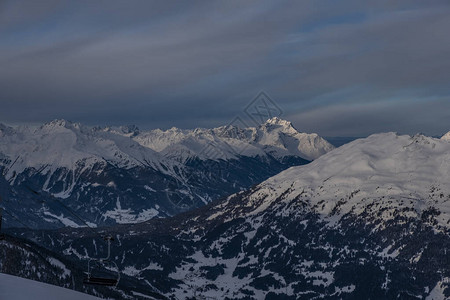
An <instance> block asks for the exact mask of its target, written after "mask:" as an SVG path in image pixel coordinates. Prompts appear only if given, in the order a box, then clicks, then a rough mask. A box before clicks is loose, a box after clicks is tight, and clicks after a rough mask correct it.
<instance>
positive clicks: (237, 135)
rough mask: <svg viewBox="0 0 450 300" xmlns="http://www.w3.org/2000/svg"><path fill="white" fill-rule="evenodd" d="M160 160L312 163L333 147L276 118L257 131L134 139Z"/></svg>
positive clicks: (172, 132) (176, 132) (152, 134)
mask: <svg viewBox="0 0 450 300" xmlns="http://www.w3.org/2000/svg"><path fill="white" fill-rule="evenodd" d="M134 139H135V140H136V141H137V142H139V143H140V144H141V145H143V146H146V147H149V148H151V149H153V150H155V151H157V152H158V153H161V154H163V155H164V156H169V157H178V158H181V159H182V160H186V159H188V158H190V157H192V156H198V157H200V158H201V159H215V160H218V159H229V158H234V157H236V155H243V156H256V155H265V154H266V153H270V154H272V155H274V156H275V157H277V158H282V157H285V156H293V155H295V156H300V157H302V158H304V159H308V160H314V159H316V158H318V157H319V156H321V155H323V154H325V153H326V152H329V151H331V150H332V149H333V148H334V147H333V146H332V145H331V144H330V143H328V142H327V141H326V140H324V139H323V138H321V137H319V136H318V135H317V134H314V133H313V134H307V133H301V132H299V131H297V129H295V128H294V127H293V126H292V124H291V122H288V121H285V120H281V119H279V118H277V117H274V118H272V119H269V120H267V121H266V122H265V123H264V124H262V125H260V126H259V127H249V128H238V127H236V126H231V125H228V126H222V127H218V128H213V129H204V128H197V129H194V130H182V129H178V128H175V127H174V128H171V129H169V130H165V131H163V130H160V129H156V130H152V131H148V132H145V133H141V134H139V135H137V136H136V137H135V138H134Z"/></svg>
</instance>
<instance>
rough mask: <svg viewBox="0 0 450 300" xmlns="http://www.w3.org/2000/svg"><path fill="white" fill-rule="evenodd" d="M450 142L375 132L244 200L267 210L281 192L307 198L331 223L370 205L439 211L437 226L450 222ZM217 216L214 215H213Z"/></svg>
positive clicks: (287, 197) (288, 197)
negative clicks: (449, 183)
mask: <svg viewBox="0 0 450 300" xmlns="http://www.w3.org/2000/svg"><path fill="white" fill-rule="evenodd" d="M448 182H450V142H448V141H445V140H440V139H435V138H431V137H426V136H423V135H415V136H413V137H411V136H408V135H397V134H396V133H381V134H374V135H371V136H369V137H368V138H364V139H359V140H356V141H354V142H352V143H349V144H347V145H344V146H342V147H340V148H337V149H335V150H333V151H331V152H329V153H327V154H325V155H323V156H321V157H320V158H318V159H317V160H315V161H313V162H312V163H310V164H307V165H303V166H298V167H292V168H289V169H288V170H285V171H283V172H281V173H280V174H278V175H276V176H274V177H271V178H269V179H268V180H267V181H265V182H263V183H261V184H260V185H258V186H257V187H256V189H255V191H254V193H252V194H251V195H250V196H249V198H248V202H247V203H245V204H243V205H244V206H247V207H252V209H253V211H252V212H250V215H256V214H259V213H261V212H263V211H264V210H266V209H267V208H268V207H270V205H271V204H272V203H273V202H274V201H275V200H276V199H277V198H279V197H280V196H281V197H282V198H283V201H284V202H291V201H299V199H300V201H301V200H303V201H307V202H308V203H309V206H310V207H311V208H312V209H313V210H315V211H316V212H318V213H320V214H321V215H322V216H323V218H325V219H327V220H328V221H329V223H330V225H334V224H336V222H338V221H339V219H340V217H341V216H343V215H344V214H346V213H349V212H352V213H354V214H356V215H358V214H359V213H362V212H363V211H364V210H365V209H366V208H367V206H368V204H373V203H375V205H373V207H372V208H371V209H372V210H373V212H374V215H375V214H376V212H378V211H379V210H380V209H381V208H389V209H386V210H385V211H383V214H382V215H381V218H383V219H384V220H387V219H391V218H394V217H395V213H398V211H396V209H398V208H405V207H409V208H411V210H410V211H404V212H402V213H403V214H405V216H410V217H417V216H420V214H421V212H423V211H424V210H426V209H430V208H435V209H437V210H439V211H440V214H439V215H438V216H436V220H437V223H438V224H437V226H436V227H435V228H436V230H439V227H441V228H449V227H450V224H449V223H450V186H449V185H448ZM214 217H215V216H213V217H212V218H214Z"/></svg>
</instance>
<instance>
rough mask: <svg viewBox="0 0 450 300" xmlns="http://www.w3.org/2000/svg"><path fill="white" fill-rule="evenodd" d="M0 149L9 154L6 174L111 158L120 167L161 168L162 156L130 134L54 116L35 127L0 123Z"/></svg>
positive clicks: (90, 164)
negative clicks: (132, 138) (114, 132)
mask: <svg viewBox="0 0 450 300" xmlns="http://www.w3.org/2000/svg"><path fill="white" fill-rule="evenodd" d="M0 129H1V131H0V153H2V154H3V156H6V157H8V161H7V162H6V165H7V169H8V173H7V178H8V177H12V176H13V174H14V173H15V174H18V173H21V172H23V171H24V170H25V169H26V168H35V169H40V172H44V173H46V172H52V171H55V170H56V169H58V168H65V169H68V170H75V169H77V168H79V167H80V165H83V167H84V168H89V167H91V166H92V165H94V164H96V163H102V162H106V161H109V162H112V163H114V164H115V165H117V166H118V167H121V168H132V167H135V166H138V165H146V166H150V167H154V168H160V162H161V161H163V159H162V158H161V157H160V156H159V155H158V154H157V153H156V152H155V151H153V150H151V149H149V148H146V147H142V146H140V145H139V144H138V143H136V142H134V141H133V140H131V139H130V138H127V137H124V136H121V135H118V134H113V133H109V132H104V131H97V130H96V129H95V128H94V129H93V128H90V127H85V126H83V125H81V124H79V123H71V122H68V121H65V120H55V121H52V122H49V123H46V124H44V125H42V126H40V127H38V128H32V127H19V128H17V129H13V128H11V127H6V126H4V125H3V126H2V127H1V128H0Z"/></svg>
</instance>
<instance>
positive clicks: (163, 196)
mask: <svg viewBox="0 0 450 300" xmlns="http://www.w3.org/2000/svg"><path fill="white" fill-rule="evenodd" d="M331 149H332V146H331V145H329V144H328V143H327V142H326V141H325V140H323V139H321V138H320V137H318V136H317V135H315V134H312V135H309V134H305V133H299V132H298V131H297V130H295V129H294V128H293V127H292V126H291V125H290V123H289V122H287V121H283V120H280V119H277V118H274V119H271V120H269V121H267V122H266V123H265V124H263V125H262V126H260V127H259V128H245V129H240V128H237V127H233V126H222V127H218V128H213V129H200V128H199V129H195V130H181V129H177V128H172V129H169V130H166V131H162V130H159V129H157V130H152V131H140V130H139V129H138V128H137V127H136V126H121V127H89V126H84V125H82V124H79V123H73V122H69V121H66V120H54V121H52V122H49V123H46V124H44V125H42V126H38V127H16V128H13V127H8V126H5V125H0V169H1V170H2V175H3V176H2V178H1V180H4V181H0V184H3V185H4V187H5V191H6V190H10V193H9V195H8V197H9V198H11V200H13V201H8V203H6V205H7V207H6V209H8V210H13V211H16V212H17V214H19V215H22V216H25V215H28V216H29V217H31V218H32V219H33V222H35V225H34V226H38V225H37V224H42V225H43V226H46V225H47V224H49V226H52V227H53V226H58V224H60V225H63V226H71V227H77V226H83V224H80V223H79V222H77V221H76V220H74V219H73V217H72V216H70V215H67V211H64V209H63V208H62V207H61V205H58V204H57V203H56V202H55V201H54V200H49V201H47V202H46V203H45V204H46V205H45V207H41V203H38V202H36V201H37V199H35V198H36V197H34V196H33V195H31V194H30V190H29V189H28V187H32V188H33V189H34V190H36V191H38V192H40V193H41V194H42V193H44V194H46V195H44V197H57V198H58V199H62V200H64V203H66V205H69V206H70V207H71V208H72V209H73V210H75V211H78V212H79V213H82V214H83V217H85V218H86V220H88V222H91V224H94V223H95V224H97V223H102V224H105V223H106V224H110V223H136V222H141V221H146V220H148V219H151V218H155V217H166V216H171V215H174V214H176V213H179V212H182V211H186V210H188V209H190V208H194V207H199V206H201V205H203V204H206V203H209V202H210V201H212V200H214V199H218V198H220V197H224V196H226V195H230V194H232V193H235V192H237V191H239V190H243V189H246V188H248V187H250V186H252V185H254V184H257V183H259V182H261V181H263V180H265V179H267V178H269V177H270V176H273V175H274V174H277V173H278V172H280V171H281V170H285V169H286V168H288V167H290V166H293V165H299V164H304V163H308V162H309V160H306V159H304V158H305V157H307V158H309V159H311V158H313V157H317V156H318V155H321V154H322V153H324V152H327V151H329V150H331ZM8 185H9V187H8V188H6V187H7V186H8ZM11 187H12V188H11ZM12 189H14V190H12ZM4 197H7V196H6V195H5V196H4ZM24 199H28V202H26V203H27V204H26V205H23V203H25V202H24ZM116 199H120V203H121V207H119V206H117V205H116ZM48 205H53V207H52V208H48V207H46V206H48ZM55 206H59V208H58V207H55ZM55 209H56V210H55ZM5 220H6V222H8V223H9V224H11V221H12V220H11V218H6V219H5ZM13 223H14V222H13ZM16 223H17V222H16ZM17 225H18V224H15V226H17Z"/></svg>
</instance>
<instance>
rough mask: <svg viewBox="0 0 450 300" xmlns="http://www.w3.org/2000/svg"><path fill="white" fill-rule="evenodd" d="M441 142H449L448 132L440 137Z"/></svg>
mask: <svg viewBox="0 0 450 300" xmlns="http://www.w3.org/2000/svg"><path fill="white" fill-rule="evenodd" d="M441 140H443V141H450V131H449V132H447V133H446V134H444V135H443V136H442V137H441Z"/></svg>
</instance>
